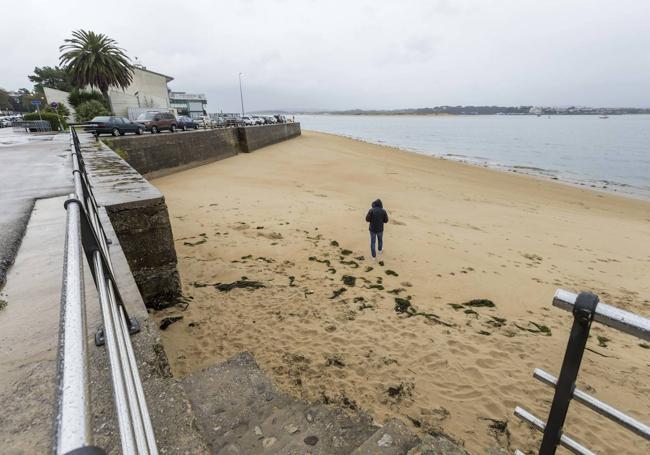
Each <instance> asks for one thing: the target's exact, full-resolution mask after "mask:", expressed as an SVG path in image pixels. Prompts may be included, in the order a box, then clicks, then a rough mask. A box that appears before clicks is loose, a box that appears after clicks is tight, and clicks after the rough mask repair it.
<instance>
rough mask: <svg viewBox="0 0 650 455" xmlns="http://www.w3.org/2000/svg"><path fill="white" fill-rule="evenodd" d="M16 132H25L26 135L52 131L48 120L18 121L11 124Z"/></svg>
mask: <svg viewBox="0 0 650 455" xmlns="http://www.w3.org/2000/svg"><path fill="white" fill-rule="evenodd" d="M11 126H12V128H13V129H14V131H25V132H26V133H47V132H50V131H52V127H51V125H50V122H48V121H47V120H18V121H15V122H13V123H12V124H11Z"/></svg>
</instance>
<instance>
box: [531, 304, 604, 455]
mask: <svg viewBox="0 0 650 455" xmlns="http://www.w3.org/2000/svg"><path fill="white" fill-rule="evenodd" d="M597 305H598V296H597V295H595V294H592V293H590V292H581V293H580V294H578V298H577V299H576V303H575V306H574V308H573V326H572V327H571V334H570V335H569V342H568V343H567V347H566V352H565V353H564V360H563V361H562V369H561V370H560V376H559V378H558V381H557V386H556V387H555V395H554V396H553V404H552V405H551V411H550V413H549V415H548V419H547V421H546V427H545V429H544V437H543V438H542V445H541V447H540V448H539V455H554V454H555V450H556V449H557V445H558V444H559V442H560V437H561V436H562V428H563V427H564V420H565V419H566V414H567V411H568V410H569V404H570V402H571V397H572V396H573V391H574V389H575V383H576V378H577V377H578V371H579V370H580V363H581V362H582V354H583V353H584V351H585V346H586V344H587V338H588V337H589V329H590V328H591V322H592V321H593V318H594V313H595V312H596V306H597Z"/></svg>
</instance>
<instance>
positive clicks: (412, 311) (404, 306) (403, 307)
mask: <svg viewBox="0 0 650 455" xmlns="http://www.w3.org/2000/svg"><path fill="white" fill-rule="evenodd" d="M395 312H396V313H398V314H406V315H407V317H412V316H423V317H425V318H427V319H428V320H430V321H432V322H435V323H436V324H441V325H444V326H446V327H454V324H450V323H448V322H445V321H443V320H441V319H440V317H439V316H438V315H437V314H433V313H423V312H421V311H418V310H417V309H416V308H415V307H414V306H413V304H412V303H411V300H410V299H409V298H406V299H404V298H402V297H395Z"/></svg>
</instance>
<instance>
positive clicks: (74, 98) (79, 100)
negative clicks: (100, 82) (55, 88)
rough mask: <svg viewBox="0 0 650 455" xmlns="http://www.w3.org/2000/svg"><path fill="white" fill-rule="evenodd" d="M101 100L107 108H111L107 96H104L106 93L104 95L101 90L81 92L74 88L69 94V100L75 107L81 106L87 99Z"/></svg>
mask: <svg viewBox="0 0 650 455" xmlns="http://www.w3.org/2000/svg"><path fill="white" fill-rule="evenodd" d="M92 100H95V101H99V102H100V103H102V104H103V105H104V107H105V108H106V109H110V106H109V105H108V102H107V101H106V98H104V95H102V94H101V93H99V92H94V91H93V92H80V91H79V90H76V89H75V90H73V91H72V92H71V93H70V95H69V96H68V101H69V102H70V104H72V106H73V107H74V108H76V107H77V106H79V105H80V104H83V103H85V102H87V101H92Z"/></svg>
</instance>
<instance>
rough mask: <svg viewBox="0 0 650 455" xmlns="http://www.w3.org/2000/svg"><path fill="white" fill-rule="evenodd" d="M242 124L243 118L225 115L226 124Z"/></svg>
mask: <svg viewBox="0 0 650 455" xmlns="http://www.w3.org/2000/svg"><path fill="white" fill-rule="evenodd" d="M241 125H244V119H243V118H241V117H239V116H236V117H226V126H241Z"/></svg>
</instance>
